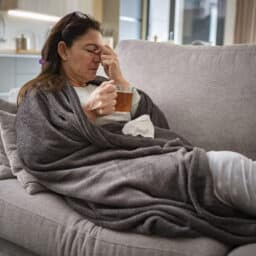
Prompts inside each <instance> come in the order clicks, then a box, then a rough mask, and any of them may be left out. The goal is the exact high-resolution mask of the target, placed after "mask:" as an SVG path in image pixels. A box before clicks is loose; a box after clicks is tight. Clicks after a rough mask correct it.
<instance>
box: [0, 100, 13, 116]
mask: <svg viewBox="0 0 256 256" xmlns="http://www.w3.org/2000/svg"><path fill="white" fill-rule="evenodd" d="M0 110H3V111H6V112H9V113H13V114H15V113H16V112H17V105H16V104H15V103H11V102H8V101H6V100H3V99H0Z"/></svg>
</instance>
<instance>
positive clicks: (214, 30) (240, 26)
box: [0, 0, 256, 98]
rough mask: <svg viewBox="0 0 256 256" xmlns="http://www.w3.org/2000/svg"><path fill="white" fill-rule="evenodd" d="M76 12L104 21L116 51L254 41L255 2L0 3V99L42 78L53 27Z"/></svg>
mask: <svg viewBox="0 0 256 256" xmlns="http://www.w3.org/2000/svg"><path fill="white" fill-rule="evenodd" d="M77 10H80V11H82V12H85V13H87V14H90V15H91V16H94V17H95V18H96V19H98V20H99V21H100V22H102V27H103V36H104V40H105V42H106V43H108V44H109V45H110V46H112V47H115V46H116V45H117V43H118V42H119V41H120V40H125V39H138V40H150V41H156V42H169V43H174V44H185V45H191V44H192V45H211V46H214V45H228V44H238V43H250V44H255V43H256V0H54V1H53V0H0V76H1V84H0V97H2V98H5V97H7V96H8V95H10V90H11V89H12V88H17V87H20V86H21V85H22V84H24V83H25V82H26V81H28V80H30V79H32V78H33V77H35V76H36V75H37V74H38V72H39V71H40V68H41V66H40V65H39V64H38V60H39V59H40V50H41V48H42V46H43V44H44V41H45V39H46V37H47V35H48V34H49V31H50V30H51V28H52V26H53V25H54V24H55V23H56V21H58V19H59V18H60V17H61V16H63V15H65V14H67V13H69V12H72V11H77Z"/></svg>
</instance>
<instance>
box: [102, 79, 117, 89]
mask: <svg viewBox="0 0 256 256" xmlns="http://www.w3.org/2000/svg"><path fill="white" fill-rule="evenodd" d="M114 82H115V81H114V80H109V81H105V82H102V83H101V84H100V86H99V88H100V87H105V86H106V85H107V84H114Z"/></svg>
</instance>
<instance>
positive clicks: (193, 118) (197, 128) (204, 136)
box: [117, 40, 256, 160]
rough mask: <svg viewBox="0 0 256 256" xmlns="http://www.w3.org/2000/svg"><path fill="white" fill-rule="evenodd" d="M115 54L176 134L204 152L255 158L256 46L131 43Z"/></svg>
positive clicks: (127, 74)
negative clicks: (233, 153) (237, 153)
mask: <svg viewBox="0 0 256 256" xmlns="http://www.w3.org/2000/svg"><path fill="white" fill-rule="evenodd" d="M117 53H118V55H119V60H120V65H121V68H122V71H123V74H124V76H125V77H126V78H127V79H128V80H129V81H130V82H131V83H132V84H133V85H134V86H136V87H137V88H139V89H142V90H144V91H145V92H147V93H148V94H149V95H150V96H151V97H152V99H153V100H154V102H155V103H156V104H157V105H159V106H160V107H161V109H162V110H163V112H164V113H165V115H166V117H167V119H168V121H169V122H170V126H171V129H172V130H173V131H176V132H177V133H179V134H181V135H183V136H184V137H185V138H187V139H188V140H189V141H190V142H191V143H192V144H193V145H196V146H198V147H202V148H204V149H206V150H232V151H236V152H239V153H242V154H244V155H246V156H248V157H250V158H252V159H254V160H256V143H255V137H256V129H255V127H256V117H255V110H256V100H255V99H256V86H255V85H256V72H255V67H256V58H255V56H256V45H232V46H216V47H211V46H180V45H172V44H169V43H153V42H148V41H135V40H130V41H129V40H127V41H122V42H120V43H119V45H118V47H117Z"/></svg>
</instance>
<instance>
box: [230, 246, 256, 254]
mask: <svg viewBox="0 0 256 256" xmlns="http://www.w3.org/2000/svg"><path fill="white" fill-rule="evenodd" d="M255 252H256V244H248V245H244V246H241V247H239V248H237V249H234V250H233V251H232V252H231V253H229V254H228V256H252V255H255Z"/></svg>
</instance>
